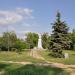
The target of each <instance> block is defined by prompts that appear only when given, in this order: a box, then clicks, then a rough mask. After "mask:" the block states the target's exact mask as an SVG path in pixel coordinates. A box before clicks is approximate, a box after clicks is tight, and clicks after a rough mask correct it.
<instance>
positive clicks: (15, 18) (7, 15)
mask: <svg viewBox="0 0 75 75" xmlns="http://www.w3.org/2000/svg"><path fill="white" fill-rule="evenodd" d="M26 18H27V19H28V18H33V16H32V10H31V9H28V8H25V9H21V8H17V9H16V11H15V10H13V11H9V10H6V11H4V10H0V25H11V24H15V23H18V22H22V21H23V19H26Z"/></svg>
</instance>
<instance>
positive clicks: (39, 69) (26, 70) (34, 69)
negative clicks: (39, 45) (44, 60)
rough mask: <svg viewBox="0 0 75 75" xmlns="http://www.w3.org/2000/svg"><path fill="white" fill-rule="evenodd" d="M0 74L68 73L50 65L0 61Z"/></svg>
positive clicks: (54, 74)
mask: <svg viewBox="0 0 75 75" xmlns="http://www.w3.org/2000/svg"><path fill="white" fill-rule="evenodd" d="M0 75H69V73H68V72H66V71H64V70H63V69H60V68H55V67H51V66H38V65H33V64H31V65H20V64H4V63H0Z"/></svg>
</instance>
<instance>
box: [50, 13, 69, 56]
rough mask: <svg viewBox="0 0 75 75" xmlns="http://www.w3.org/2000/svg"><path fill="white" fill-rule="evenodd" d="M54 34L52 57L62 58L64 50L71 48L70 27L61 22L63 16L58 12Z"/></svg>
mask: <svg viewBox="0 0 75 75" xmlns="http://www.w3.org/2000/svg"><path fill="white" fill-rule="evenodd" d="M52 25H53V26H52V28H53V32H52V34H51V42H50V43H49V44H50V48H51V49H52V55H53V56H55V57H62V49H68V48H69V39H68V29H69V28H68V27H67V24H66V23H65V22H62V21H61V14H60V12H57V15H56V21H55V22H54V23H53V24H52Z"/></svg>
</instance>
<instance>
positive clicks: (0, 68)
mask: <svg viewBox="0 0 75 75" xmlns="http://www.w3.org/2000/svg"><path fill="white" fill-rule="evenodd" d="M8 66H9V64H4V63H0V71H1V70H3V69H5V68H6V67H8Z"/></svg>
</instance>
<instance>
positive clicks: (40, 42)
mask: <svg viewBox="0 0 75 75" xmlns="http://www.w3.org/2000/svg"><path fill="white" fill-rule="evenodd" d="M38 35H39V39H38V49H43V48H42V40H41V34H38Z"/></svg>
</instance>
